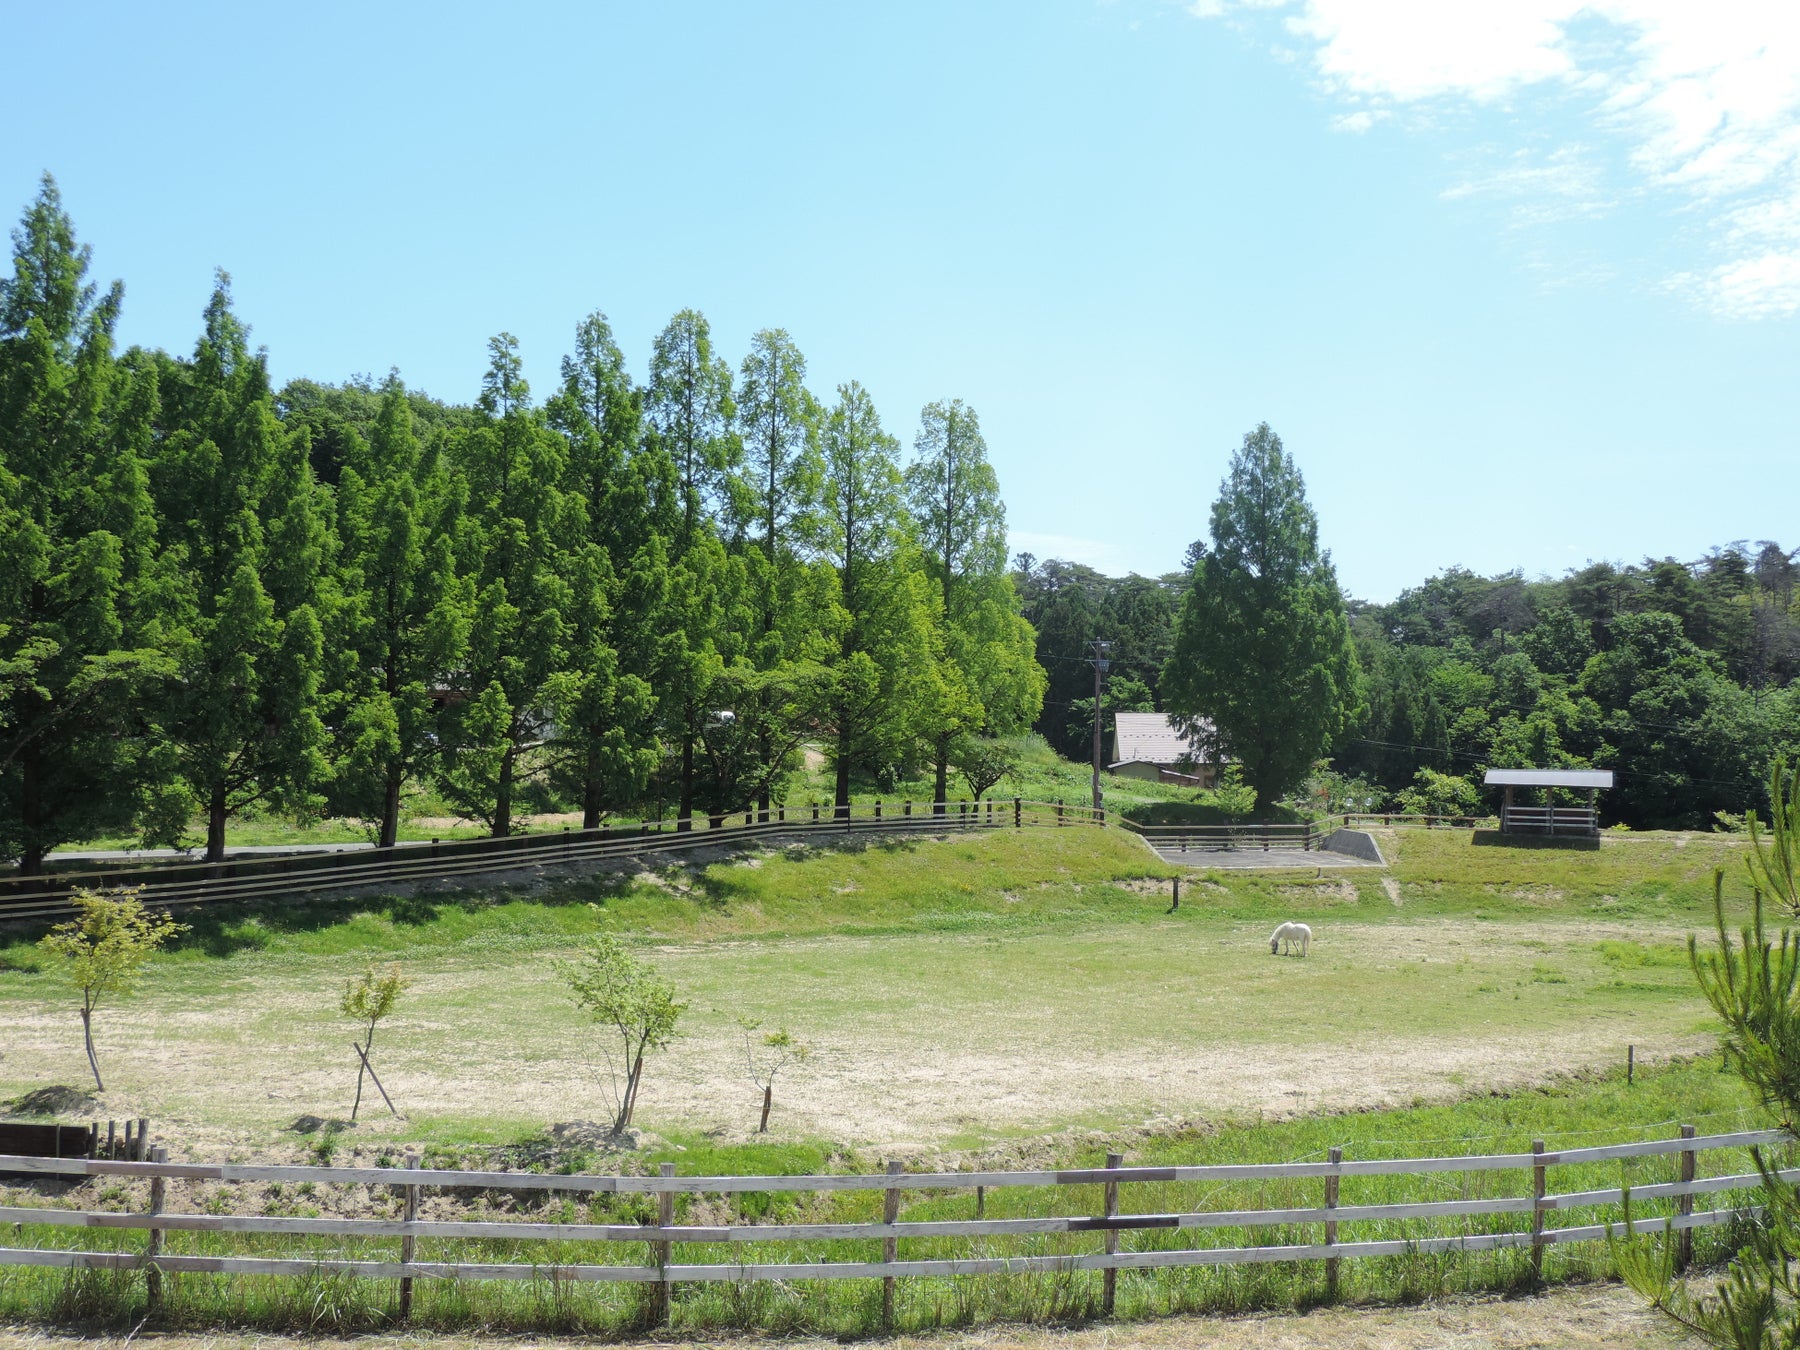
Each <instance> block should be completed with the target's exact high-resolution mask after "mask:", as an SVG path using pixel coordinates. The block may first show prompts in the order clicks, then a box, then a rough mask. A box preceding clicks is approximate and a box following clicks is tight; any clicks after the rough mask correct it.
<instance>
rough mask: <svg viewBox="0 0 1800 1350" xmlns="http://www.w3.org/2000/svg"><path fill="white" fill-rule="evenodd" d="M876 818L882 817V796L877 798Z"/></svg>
mask: <svg viewBox="0 0 1800 1350" xmlns="http://www.w3.org/2000/svg"><path fill="white" fill-rule="evenodd" d="M875 819H877V820H880V819H881V798H879V797H877V798H876V799H875Z"/></svg>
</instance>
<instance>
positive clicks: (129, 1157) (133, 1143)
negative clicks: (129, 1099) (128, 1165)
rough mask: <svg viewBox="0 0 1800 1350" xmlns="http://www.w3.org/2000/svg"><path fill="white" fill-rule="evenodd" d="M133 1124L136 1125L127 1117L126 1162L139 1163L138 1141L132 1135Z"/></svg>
mask: <svg viewBox="0 0 1800 1350" xmlns="http://www.w3.org/2000/svg"><path fill="white" fill-rule="evenodd" d="M133 1124H134V1122H133V1121H132V1120H131V1118H130V1117H127V1118H126V1120H125V1161H126V1162H136V1161H137V1139H136V1137H135V1136H134V1135H133V1134H132V1126H133Z"/></svg>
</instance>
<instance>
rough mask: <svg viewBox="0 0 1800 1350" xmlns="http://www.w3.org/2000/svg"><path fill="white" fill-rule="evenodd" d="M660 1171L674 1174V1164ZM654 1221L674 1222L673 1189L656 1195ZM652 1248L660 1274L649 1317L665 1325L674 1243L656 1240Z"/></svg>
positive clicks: (659, 1324) (667, 1319) (668, 1175)
mask: <svg viewBox="0 0 1800 1350" xmlns="http://www.w3.org/2000/svg"><path fill="white" fill-rule="evenodd" d="M660 1171H661V1174H662V1175H663V1176H665V1177H672V1176H674V1175H675V1164H674V1163H667V1162H666V1163H664V1164H663V1165H662V1167H661V1169H660ZM656 1221H657V1223H658V1224H660V1225H661V1226H662V1227H664V1228H667V1227H669V1226H670V1225H671V1224H673V1223H674V1222H675V1192H674V1191H672V1190H666V1191H663V1192H662V1193H661V1194H659V1195H658V1196H657V1197H656ZM653 1250H654V1253H655V1257H656V1267H657V1269H658V1270H659V1271H660V1272H661V1275H660V1277H659V1278H658V1279H657V1282H656V1284H655V1285H654V1286H653V1290H654V1292H653V1293H652V1295H651V1297H652V1299H653V1300H654V1302H653V1304H652V1306H651V1317H652V1319H653V1320H654V1321H655V1322H656V1324H657V1325H658V1326H666V1325H667V1324H668V1321H669V1315H670V1314H669V1304H670V1299H669V1295H670V1293H671V1292H673V1291H672V1290H671V1288H670V1285H669V1257H670V1255H671V1253H673V1251H674V1250H675V1244H674V1243H673V1242H658V1243H657V1244H656V1245H655V1248H654V1249H653Z"/></svg>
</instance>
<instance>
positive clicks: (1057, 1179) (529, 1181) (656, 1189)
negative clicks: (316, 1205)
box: [0, 1130, 1792, 1194]
mask: <svg viewBox="0 0 1800 1350" xmlns="http://www.w3.org/2000/svg"><path fill="white" fill-rule="evenodd" d="M1791 1139H1792V1136H1790V1135H1788V1134H1787V1133H1786V1132H1785V1131H1783V1130H1751V1131H1743V1132H1739V1133H1735V1134H1723V1135H1710V1136H1704V1137H1701V1138H1696V1139H1694V1140H1692V1141H1689V1140H1684V1139H1668V1140H1654V1141H1651V1142H1648V1143H1642V1144H1614V1145H1607V1146H1604V1147H1601V1148H1593V1149H1574V1150H1565V1151H1564V1152H1561V1153H1544V1154H1543V1155H1541V1159H1540V1157H1536V1156H1534V1155H1532V1154H1530V1153H1515V1154H1495V1155H1471V1156H1467V1157H1443V1158H1395V1159H1380V1160H1370V1161H1358V1162H1345V1163H1340V1164H1337V1165H1336V1166H1337V1169H1338V1174H1339V1175H1343V1176H1380V1175H1390V1176H1391V1175H1405V1174H1409V1173H1429V1172H1465V1171H1469V1172H1472V1171H1497V1170H1507V1169H1513V1168H1518V1169H1524V1168H1529V1167H1532V1166H1533V1165H1535V1164H1538V1163H1539V1162H1540V1161H1541V1163H1542V1165H1545V1166H1554V1165H1558V1164H1563V1165H1568V1164H1576V1163H1587V1162H1600V1161H1607V1160H1612V1159H1617V1158H1627V1157H1644V1156H1652V1155H1656V1154H1662V1153H1674V1152H1680V1151H1681V1150H1682V1149H1683V1148H1684V1147H1686V1148H1692V1149H1694V1150H1696V1151H1700V1152H1704V1151H1708V1150H1712V1149H1720V1148H1742V1147H1747V1146H1750V1145H1756V1144H1768V1143H1778V1142H1790V1141H1791ZM0 1170H5V1171H18V1172H30V1173H36V1174H42V1175H58V1176H123V1177H154V1176H163V1177H168V1178H172V1179H185V1180H195V1181H220V1182H270V1181H281V1182H306V1181H311V1182H314V1183H316V1184H365V1185H387V1186H397V1185H418V1186H433V1187H441V1188H452V1189H454V1188H462V1189H473V1190H557V1191H577V1192H586V1193H621V1194H661V1193H663V1192H665V1191H670V1192H677V1193H683V1192H686V1193H708V1194H718V1193H741V1192H756V1191H846V1190H886V1189H889V1188H890V1187H898V1188H901V1189H904V1190H956V1189H967V1188H970V1187H975V1186H1069V1185H1095V1184H1099V1185H1105V1184H1107V1183H1108V1182H1110V1181H1113V1180H1116V1181H1118V1182H1120V1183H1125V1182H1134V1181H1153V1182H1187V1181H1196V1182H1218V1181H1255V1180H1271V1179H1297V1178H1304V1177H1323V1176H1326V1175H1329V1174H1330V1173H1331V1172H1332V1170H1333V1165H1332V1164H1331V1163H1323V1162H1322V1163H1238V1164H1209V1165H1201V1166H1192V1167H1122V1168H1120V1169H1118V1171H1117V1173H1116V1174H1112V1175H1109V1173H1108V1171H1107V1169H1105V1168H1065V1169H1060V1170H1056V1171H1016V1172H912V1173H905V1174H902V1175H899V1176H896V1177H887V1176H883V1175H881V1174H879V1173H853V1174H850V1173H847V1174H823V1175H808V1176H738V1177H725V1176H713V1177H703V1176H684V1177H648V1176H560V1175H550V1174H546V1173H541V1172H461V1171H446V1170H436V1169H422V1168H383V1167H304V1166H258V1165H251V1164H236V1163H164V1164H156V1163H139V1162H129V1161H123V1160H120V1161H113V1160H109V1159H87V1158H34V1157H21V1156H17V1155H0Z"/></svg>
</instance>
